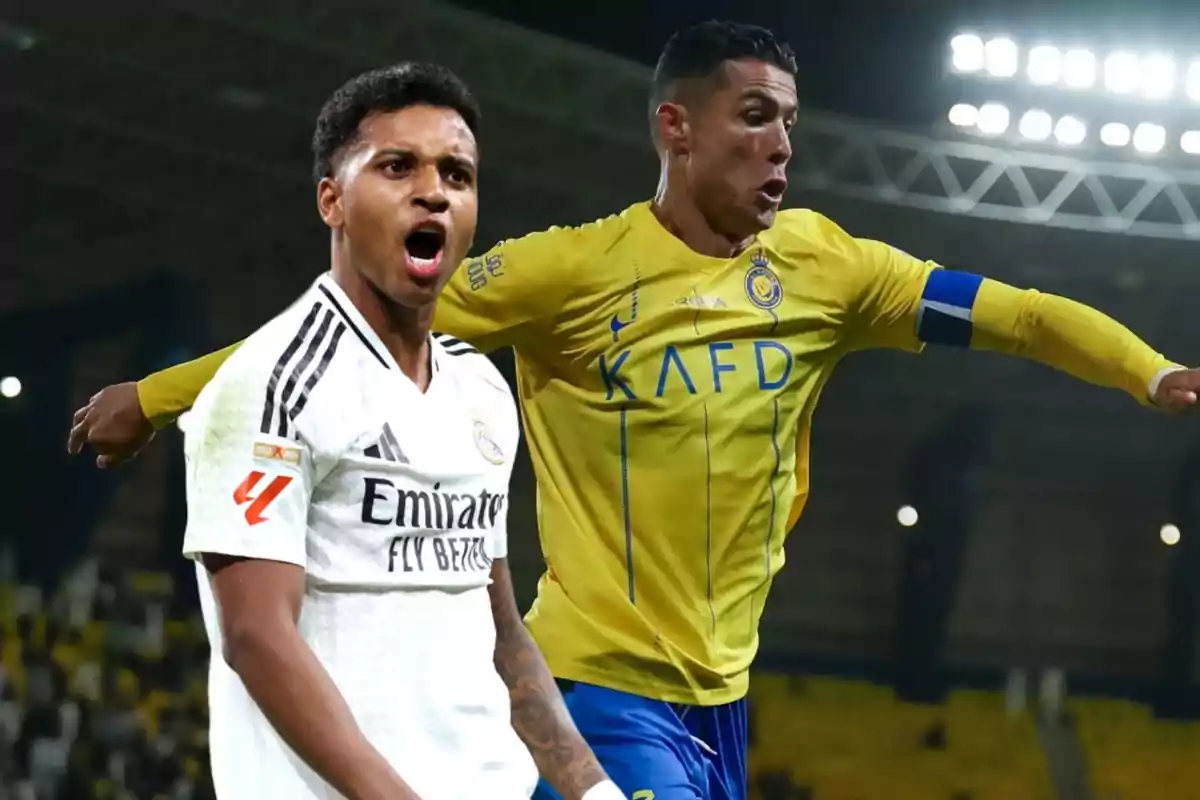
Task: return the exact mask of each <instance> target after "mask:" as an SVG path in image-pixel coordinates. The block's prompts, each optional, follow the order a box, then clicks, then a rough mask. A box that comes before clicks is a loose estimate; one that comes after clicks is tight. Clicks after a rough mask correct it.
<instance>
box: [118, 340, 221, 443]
mask: <svg viewBox="0 0 1200 800" xmlns="http://www.w3.org/2000/svg"><path fill="white" fill-rule="evenodd" d="M241 346H242V343H241V342H236V343H234V344H231V345H229V346H228V347H225V348H223V349H221V350H217V351H216V352H214V353H209V354H208V355H205V356H200V357H199V358H197V359H193V360H192V361H185V362H184V363H182V364H176V365H175V366H173V367H167V368H166V369H164V370H160V371H158V372H155V373H154V374H153V375H147V376H146V377H145V378H142V379H141V380H140V381H138V382H137V393H138V403H139V405H140V406H141V409H142V415H143V416H144V417H145V418H146V419H148V420H149V421H150V424H151V425H153V426H154V429H155V430H158V429H159V428H161V427H163V426H164V425H169V424H170V423H171V422H174V421H175V419H176V418H177V417H178V416H179V415H180V414H182V413H183V412H185V411H187V410H188V409H189V408H191V407H192V405H193V404H194V403H195V402H196V397H197V396H198V395H199V394H200V390H201V389H203V388H204V387H205V386H207V385H208V382H209V381H211V380H212V378H213V375H216V374H217V370H218V369H220V368H221V365H222V364H224V363H225V361H226V359H228V358H229V357H230V356H231V355H233V353H234V351H235V350H237V349H238V348H239V347H241Z"/></svg>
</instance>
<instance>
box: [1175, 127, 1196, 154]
mask: <svg viewBox="0 0 1200 800" xmlns="http://www.w3.org/2000/svg"><path fill="white" fill-rule="evenodd" d="M1179 149H1180V150H1182V151H1183V152H1185V153H1187V154H1188V155H1189V156H1200V131H1188V132H1186V133H1185V134H1183V136H1180V137H1179Z"/></svg>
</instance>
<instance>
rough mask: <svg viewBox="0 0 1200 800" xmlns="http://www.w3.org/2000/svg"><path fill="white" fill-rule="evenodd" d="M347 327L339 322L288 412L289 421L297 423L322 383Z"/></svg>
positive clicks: (344, 323)
mask: <svg viewBox="0 0 1200 800" xmlns="http://www.w3.org/2000/svg"><path fill="white" fill-rule="evenodd" d="M346 327H347V323H346V322H343V321H341V320H339V321H338V324H337V327H335V328H334V329H333V335H332V336H330V337H329V344H327V345H326V346H325V352H323V353H321V360H320V361H318V362H317V367H316V369H314V370H313V371H312V374H311V375H309V376H308V380H306V381H305V382H304V387H303V388H302V389H301V390H300V396H299V397H297V398H296V402H295V403H293V404H292V406H291V407H290V408H289V409H288V411H287V416H288V420H289V421H291V422H295V421H296V417H298V416H300V412H301V411H303V410H304V406H306V405H307V404H308V398H309V395H310V394H311V393H312V390H313V389H315V388H316V386H317V384H318V383H320V381H321V377H322V376H323V375H324V374H325V370H327V369H329V363H330V362H331V361H333V356H334V354H335V353H337V348H338V342H340V341H341V340H342V334H343V333H345V332H346Z"/></svg>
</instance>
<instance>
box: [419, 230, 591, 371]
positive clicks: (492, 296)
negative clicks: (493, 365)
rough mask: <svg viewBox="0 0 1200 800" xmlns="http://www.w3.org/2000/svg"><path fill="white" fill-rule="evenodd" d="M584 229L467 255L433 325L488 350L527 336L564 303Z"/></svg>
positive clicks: (542, 235) (539, 235) (533, 236)
mask: <svg viewBox="0 0 1200 800" xmlns="http://www.w3.org/2000/svg"><path fill="white" fill-rule="evenodd" d="M584 235H585V234H584V233H583V232H582V231H581V230H580V229H578V228H551V229H550V230H546V231H541V232H539V233H531V234H529V235H528V236H523V237H521V238H520V239H512V240H509V241H505V242H501V243H500V244H498V245H496V246H495V247H493V248H492V249H491V250H489V251H487V252H486V253H484V254H483V255H481V256H479V257H478V258H471V259H468V260H466V261H464V262H463V263H462V264H461V265H460V266H459V268H458V270H457V271H456V272H455V273H454V276H453V277H452V278H451V279H450V282H449V283H448V284H447V285H446V288H445V290H443V292H442V295H441V297H440V298H439V299H438V306H437V314H436V316H435V318H434V325H433V326H434V328H435V329H436V330H438V331H441V332H443V333H448V334H450V335H452V336H457V337H458V338H459V339H462V340H463V341H466V342H469V343H471V344H472V345H474V346H475V347H477V348H478V349H479V350H481V351H483V352H485V353H486V352H491V351H493V350H498V349H500V348H503V347H511V346H515V345H519V344H521V343H522V342H523V341H528V340H529V339H530V338H531V337H532V336H534V335H535V334H536V331H538V330H540V329H541V328H542V327H543V325H544V323H546V321H547V320H550V319H553V317H554V316H555V315H556V314H557V313H558V312H559V311H560V310H561V309H562V305H563V303H564V302H565V300H566V298H567V296H568V294H569V293H570V291H571V285H572V281H573V280H574V269H575V267H574V265H575V264H577V263H578V262H579V252H580V250H581V247H582V242H581V237H583V236H584Z"/></svg>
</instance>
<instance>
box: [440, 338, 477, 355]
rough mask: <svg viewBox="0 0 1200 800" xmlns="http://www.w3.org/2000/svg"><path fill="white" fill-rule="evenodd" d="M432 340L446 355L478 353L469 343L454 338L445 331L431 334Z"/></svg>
mask: <svg viewBox="0 0 1200 800" xmlns="http://www.w3.org/2000/svg"><path fill="white" fill-rule="evenodd" d="M433 338H434V340H435V341H436V342H437V343H438V344H440V345H441V346H442V349H443V350H445V351H446V355H448V356H461V355H466V354H467V353H478V352H479V351H478V350H476V349H475V348H474V347H472V346H471V345H469V344H467V343H466V342H464V341H463V340H462V339H456V338H455V337H453V336H450V335H449V334H445V333H435V334H433Z"/></svg>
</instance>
